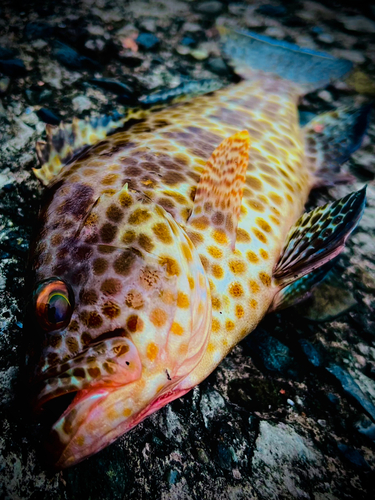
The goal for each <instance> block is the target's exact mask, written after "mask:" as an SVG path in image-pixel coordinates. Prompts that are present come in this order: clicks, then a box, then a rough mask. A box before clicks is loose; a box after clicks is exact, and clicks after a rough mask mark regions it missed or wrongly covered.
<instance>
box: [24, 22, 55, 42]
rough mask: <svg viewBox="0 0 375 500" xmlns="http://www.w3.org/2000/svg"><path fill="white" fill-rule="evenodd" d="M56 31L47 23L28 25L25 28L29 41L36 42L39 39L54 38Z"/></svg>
mask: <svg viewBox="0 0 375 500" xmlns="http://www.w3.org/2000/svg"><path fill="white" fill-rule="evenodd" d="M54 30H55V28H54V27H53V26H51V25H50V24H47V23H39V22H36V23H28V24H27V25H26V28H25V35H26V38H27V39H29V40H36V39H37V38H44V37H50V36H52V35H53V32H54Z"/></svg>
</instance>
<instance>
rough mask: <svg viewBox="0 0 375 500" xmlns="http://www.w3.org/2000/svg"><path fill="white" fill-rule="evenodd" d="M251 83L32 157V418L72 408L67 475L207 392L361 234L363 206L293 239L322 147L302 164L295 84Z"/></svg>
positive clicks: (98, 124) (313, 147) (352, 206)
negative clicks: (271, 313) (197, 390)
mask: <svg viewBox="0 0 375 500" xmlns="http://www.w3.org/2000/svg"><path fill="white" fill-rule="evenodd" d="M255 39H256V37H255V36H254V40H255ZM254 40H253V41H254ZM241 43H244V45H245V48H246V47H247V43H248V41H247V40H245V41H241ZM246 50H247V49H246ZM283 50H285V49H283ZM288 57H290V54H289V55H288V56H287V58H288ZM309 57H313V56H310V55H309ZM316 57H320V56H316ZM323 59H324V68H326V64H327V61H326V58H323ZM333 61H336V60H333ZM242 62H243V61H241V63H242ZM283 64H284V63H283ZM332 64H333V65H334V66H335V64H334V63H332ZM341 66H342V64H341V62H340V67H341ZM286 67H288V65H286ZM311 67H312V68H313V71H315V70H316V68H318V71H319V65H317V64H316V63H315V62H314V61H313V62H312V66H311ZM344 67H346V65H344ZM314 68H315V69H314ZM335 72H336V69H335V71H333V73H335ZM242 73H244V71H243V68H242ZM242 73H241V74H242ZM244 76H245V78H250V76H251V78H250V79H245V80H244V81H242V82H241V83H239V84H236V85H229V86H228V87H226V88H222V89H219V90H215V92H213V93H210V94H208V95H198V96H195V97H193V98H191V99H190V100H188V99H187V98H186V97H183V96H182V97H181V96H180V98H178V99H177V100H175V101H173V102H172V103H171V104H170V105H169V106H168V107H165V106H164V104H163V105H162V106H161V105H156V106H153V107H151V108H150V109H134V110H128V111H127V114H126V116H125V117H123V118H119V117H118V116H116V117H114V118H113V119H110V118H108V119H107V118H106V119H104V118H103V119H101V120H100V119H98V120H96V121H95V122H88V121H78V120H74V121H73V123H72V124H71V125H70V124H67V125H64V124H62V125H60V127H59V128H55V129H53V128H51V127H49V128H48V129H47V136H48V137H47V139H48V140H47V143H43V144H42V143H40V144H39V145H38V156H39V157H40V158H41V160H42V162H43V165H42V167H41V168H40V169H36V170H35V172H36V175H37V177H38V178H39V179H40V180H41V181H42V182H43V183H44V184H46V185H48V192H47V202H46V204H45V207H44V208H43V210H42V211H41V215H40V222H41V231H40V233H39V239H38V243H37V244H36V246H35V252H34V256H33V268H34V272H35V280H36V282H37V285H36V288H35V292H34V297H35V298H34V304H35V314H36V317H37V320H38V322H39V325H40V327H41V329H42V330H44V343H43V345H42V346H41V348H40V351H41V352H40V354H41V356H40V362H39V365H38V367H37V369H36V372H35V378H36V380H37V387H38V394H37V395H36V406H38V407H39V408H40V407H43V405H44V403H45V402H46V401H48V400H49V399H53V398H58V397H59V396H60V395H61V394H68V393H75V397H74V399H73V401H72V403H71V404H70V405H69V406H68V408H67V409H66V410H65V412H64V413H63V414H62V415H61V416H60V418H59V419H58V420H57V421H56V422H55V424H54V425H53V427H52V434H51V438H50V439H51V441H50V442H51V443H53V447H54V448H55V451H54V452H53V454H54V455H55V460H56V463H57V465H58V466H59V467H66V466H68V465H72V464H74V463H77V462H78V461H80V460H82V459H83V458H85V457H86V456H88V455H90V454H92V453H94V452H96V451H98V450H99V449H101V448H102V447H104V446H106V445H107V444H109V443H110V442H112V441H113V440H114V439H116V438H117V437H118V436H119V435H121V434H122V433H124V432H126V431H127V430H129V429H130V428H132V427H134V426H135V425H137V424H138V423H139V422H140V421H141V420H143V419H144V418H145V417H146V416H147V415H149V414H150V413H152V412H154V411H156V410H157V409H159V408H160V407H162V406H164V405H165V404H167V403H168V402H169V401H172V400H173V399H176V398H177V397H179V396H181V395H183V394H185V393H186V392H188V391H189V390H190V389H191V388H192V387H194V386H195V385H196V384H198V383H199V382H201V381H202V380H203V379H204V378H206V377H207V376H208V374H209V373H211V372H212V370H214V368H215V367H216V366H217V365H218V364H219V363H220V361H221V360H222V359H223V358H224V357H225V356H226V355H227V354H228V352H229V351H230V350H231V349H232V348H233V347H234V346H235V345H236V344H237V343H238V342H239V341H240V340H241V339H242V338H244V337H245V336H246V335H247V334H248V333H249V332H250V331H252V330H253V329H254V328H255V327H256V326H257V324H258V323H259V321H260V320H261V319H262V318H263V316H264V315H265V314H266V313H267V311H268V310H275V309H277V308H278V306H281V305H282V306H283V307H284V306H285V304H287V305H290V304H292V303H293V302H298V300H299V295H298V294H299V293H303V294H304V295H306V283H308V284H310V285H311V286H314V285H315V284H316V282H317V281H318V279H322V277H323V275H324V273H317V274H314V271H315V269H316V268H317V267H319V266H320V265H322V264H325V263H326V262H327V261H328V260H329V259H331V258H334V257H335V256H336V255H337V254H338V252H339V251H340V250H341V249H342V247H343V245H344V243H345V241H346V239H347V237H348V236H349V234H350V232H351V231H352V230H353V229H354V227H355V225H356V224H357V223H358V221H359V218H360V216H361V214H362V211H363V207H364V200H365V195H364V191H360V192H358V193H354V194H352V195H350V196H349V197H348V198H345V199H343V200H340V201H339V202H338V204H336V205H333V206H331V205H327V206H325V207H319V208H318V209H316V211H313V212H312V213H311V214H307V215H306V217H305V218H302V219H301V220H302V221H303V223H304V224H306V228H305V229H304V230H303V231H302V230H300V227H299V224H300V223H301V221H300V222H299V223H297V225H296V227H295V228H294V229H292V230H291V227H292V226H293V224H294V223H295V222H296V220H297V219H298V217H299V216H300V215H301V212H302V211H303V207H304V204H305V202H306V200H307V197H308V194H309V192H310V190H311V189H312V187H313V185H314V184H315V183H317V182H318V181H319V171H320V170H322V167H323V166H322V165H321V161H322V158H324V155H322V154H321V150H320V149H319V137H318V136H316V135H315V136H314V133H313V132H314V130H313V126H312V127H310V128H309V129H308V146H309V147H308V148H307V149H308V157H306V156H305V149H306V147H305V137H304V131H302V130H301V128H300V127H299V123H298V111H297V101H298V96H299V95H300V94H301V93H302V91H301V87H300V82H299V84H298V85H297V84H296V83H294V82H291V81H288V80H287V79H283V78H282V77H283V75H281V78H280V77H275V75H270V74H265V73H263V72H259V71H257V70H254V69H251V71H250V69H245V74H244ZM279 76H280V75H279ZM328 76H329V75H328ZM314 78H315V77H314ZM190 87H191V86H190ZM190 87H189V88H190ZM335 116H336V115H335ZM337 116H340V113H338V114H337ZM358 116H360V113H359V114H358ZM332 118H334V115H332V116H330V117H328V119H327V120H326V121H325V120H324V119H323V120H322V121H321V122H319V124H320V125H321V123H323V124H326V123H327V124H330V123H331V122H330V120H331V119H332ZM348 123H349V122H348ZM121 125H122V126H123V130H119V131H117V132H114V133H113V131H114V130H115V129H116V127H117V128H118V127H120V126H121ZM324 126H325V125H324ZM328 128H329V130H334V127H331V126H329V127H328ZM344 129H345V127H344ZM344 129H340V130H341V132H342V130H344ZM321 131H322V129H321V127H320V128H318V132H317V133H318V134H319V133H320V132H321ZM341 132H340V133H341ZM109 133H110V134H111V135H107V134H109ZM323 135H324V134H323ZM327 140H329V136H328V135H327V134H325V135H324V141H323V144H326V143H327ZM335 140H336V139H335V138H334V140H332V141H331V146H332V147H331V149H330V157H334V154H335V144H336V142H337V144H340V155H341V157H344V156H345V155H346V154H347V153H348V152H347V151H346V150H344V151H343V147H342V145H341V144H342V141H341V137H338V138H337V141H336V142H335ZM95 142H96V144H95ZM359 142H360V141H359V140H358V137H354V136H353V141H352V143H353V144H356V145H357V146H356V147H358V144H359ZM87 146H89V147H88V148H87ZM85 147H86V149H85ZM347 147H348V148H349V147H352V148H354V145H351V143H350V141H348V142H347ZM340 211H341V212H342V213H343V214H344V213H345V214H346V215H345V223H341V219H340V217H341V215H340V214H341V212H340ZM338 214H339V215H338ZM317 220H320V221H323V220H327V224H320V223H319V224H316V221H317ZM327 225H329V231H330V236H329V240H327V245H328V250H327V252H325V253H324V252H323V254H324V258H323V257H322V258H320V257H319V255H320V254H319V252H320V251H321V250H320V249H321V247H322V245H324V237H325V236H326V233H324V232H323V231H324V230H325V231H327ZM288 234H289V236H288ZM290 235H291V236H290ZM301 238H305V239H306V242H305V241H304V240H303V241H302V242H301V241H300V240H301ZM306 245H309V246H308V248H309V251H308V252H303V251H300V249H302V248H305V246H306ZM282 255H287V256H288V260H287V262H286V261H285V262H286V263H285V262H284V261H283V258H282ZM323 261H324V262H323ZM289 263H292V264H291V265H289ZM295 269H298V272H296V271H295ZM293 273H294V274H295V276H294V277H293ZM309 273H310V274H309ZM305 275H307V277H308V278H307V281H306V280H305V279H304V276H305ZM297 277H298V278H301V279H304V281H303V284H302V283H299V282H298V281H297V282H296V284H295V286H294V284H293V283H294V282H295V280H296V279H297ZM291 283H292V285H290V284H291ZM289 285H290V286H289Z"/></svg>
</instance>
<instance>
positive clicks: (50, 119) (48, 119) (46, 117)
mask: <svg viewBox="0 0 375 500" xmlns="http://www.w3.org/2000/svg"><path fill="white" fill-rule="evenodd" d="M36 114H37V115H38V117H39V118H40V119H41V120H42V121H43V122H44V123H49V124H50V125H58V124H59V123H60V122H61V120H62V118H61V117H59V116H57V115H56V114H55V113H54V112H53V111H51V110H50V109H47V108H40V109H39V110H38V111H37V112H36Z"/></svg>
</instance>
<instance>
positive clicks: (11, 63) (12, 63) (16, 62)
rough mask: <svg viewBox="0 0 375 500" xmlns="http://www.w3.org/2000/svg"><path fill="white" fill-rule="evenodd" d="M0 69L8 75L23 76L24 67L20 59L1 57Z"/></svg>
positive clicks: (24, 72)
mask: <svg viewBox="0 0 375 500" xmlns="http://www.w3.org/2000/svg"><path fill="white" fill-rule="evenodd" d="M0 71H1V72H2V73H5V74H6V75H8V76H14V77H19V76H24V75H25V74H26V67H25V64H24V62H23V61H22V59H3V60H0Z"/></svg>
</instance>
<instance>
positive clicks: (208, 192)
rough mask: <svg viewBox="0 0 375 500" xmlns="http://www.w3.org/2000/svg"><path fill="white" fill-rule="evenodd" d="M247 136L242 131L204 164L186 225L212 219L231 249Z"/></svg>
mask: <svg viewBox="0 0 375 500" xmlns="http://www.w3.org/2000/svg"><path fill="white" fill-rule="evenodd" d="M249 148H250V137H249V133H248V132H247V131H246V130H244V131H242V132H238V133H237V134H235V135H232V136H231V137H228V138H227V139H224V141H223V142H222V143H221V144H220V145H219V146H218V147H217V148H216V149H215V151H214V152H213V153H212V155H211V157H210V158H209V160H207V163H206V165H205V170H204V171H203V173H202V176H201V178H200V181H199V184H198V187H197V192H196V195H195V200H194V208H193V212H192V214H191V216H190V218H189V220H188V224H189V225H194V224H197V223H199V221H200V220H203V219H204V220H208V219H210V218H213V220H214V224H215V221H216V225H218V226H219V227H220V229H222V230H224V231H225V232H226V233H227V236H228V240H229V241H230V243H231V247H232V249H233V250H234V247H235V243H236V237H237V225H238V219H239V216H240V211H241V203H242V195H243V188H244V183H245V176H246V170H247V166H248V163H249Z"/></svg>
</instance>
